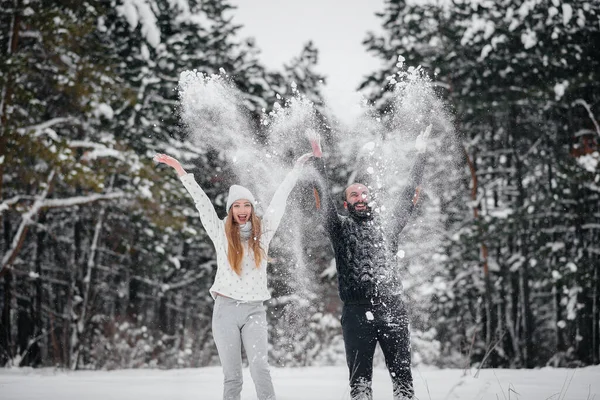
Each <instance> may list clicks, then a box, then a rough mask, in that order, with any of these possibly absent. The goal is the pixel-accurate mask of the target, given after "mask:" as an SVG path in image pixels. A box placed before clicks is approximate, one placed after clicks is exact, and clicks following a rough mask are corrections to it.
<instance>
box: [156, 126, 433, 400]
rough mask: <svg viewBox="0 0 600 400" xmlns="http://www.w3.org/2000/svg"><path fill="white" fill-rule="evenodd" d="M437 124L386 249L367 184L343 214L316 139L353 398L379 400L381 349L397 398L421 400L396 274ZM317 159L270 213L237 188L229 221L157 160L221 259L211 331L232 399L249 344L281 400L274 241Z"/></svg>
mask: <svg viewBox="0 0 600 400" xmlns="http://www.w3.org/2000/svg"><path fill="white" fill-rule="evenodd" d="M430 129H431V127H430V126H429V127H428V128H427V129H426V130H425V131H424V132H423V133H422V134H421V135H419V137H417V141H416V144H415V147H416V149H417V152H418V153H419V155H418V157H417V161H416V164H415V165H414V166H413V169H412V171H411V175H410V182H409V184H408V186H407V187H406V188H405V189H404V191H403V192H402V193H401V195H400V197H399V198H398V199H397V202H396V204H397V208H396V209H395V210H393V212H392V213H391V214H390V215H391V216H392V218H393V221H391V222H393V223H392V224H390V225H391V226H392V231H391V232H390V233H391V236H389V237H391V238H392V243H390V244H389V245H386V242H385V237H386V233H387V232H384V228H383V224H382V221H381V219H380V217H379V216H377V215H374V214H373V212H372V210H371V207H370V206H369V203H370V200H369V199H370V194H369V192H368V190H367V188H366V186H365V185H362V184H358V183H354V184H352V185H350V186H348V188H347V189H346V191H345V194H344V208H346V209H347V210H348V216H347V217H346V216H340V215H339V214H338V213H337V211H336V208H335V204H334V202H333V199H332V198H331V196H330V194H329V192H328V190H327V186H328V185H327V176H326V172H325V164H324V163H323V161H322V158H321V148H320V145H319V142H318V138H313V139H312V140H311V144H312V146H313V154H312V156H314V158H315V159H316V162H315V166H316V169H317V171H318V173H319V175H320V178H321V184H320V185H318V186H319V188H318V190H319V194H320V197H321V199H322V202H321V204H322V206H321V211H322V212H323V217H324V225H325V228H326V230H327V232H328V234H329V236H330V239H331V243H332V245H333V248H334V252H335V260H336V267H337V272H338V284H339V294H340V298H341V300H342V301H343V303H344V306H343V311H342V320H341V321H342V331H343V336H344V343H345V348H346V360H347V364H348V368H349V373H350V396H351V398H352V399H353V400H358V399H360V400H362V399H365V400H369V399H372V390H371V381H372V374H373V356H374V353H375V346H376V344H377V342H379V344H380V346H381V349H382V350H383V354H384V356H385V362H386V365H387V368H388V370H389V372H390V376H391V378H392V382H393V389H394V399H395V400H399V399H412V398H413V395H414V391H413V384H412V375H411V371H410V338H409V331H408V316H407V312H406V308H405V305H404V303H403V301H402V300H401V298H400V292H401V289H402V288H401V284H400V277H399V276H398V275H397V274H394V273H393V271H394V270H395V268H394V266H395V264H396V263H395V259H394V254H395V253H396V250H395V248H396V247H397V244H398V236H399V235H400V232H401V231H402V229H403V228H404V226H405V224H406V222H407V220H408V217H409V216H410V214H411V212H412V210H413V207H414V204H413V200H414V196H415V193H416V189H417V186H418V185H419V184H420V181H421V178H422V173H423V167H424V163H425V157H424V153H425V151H426V144H427V138H428V136H429V134H430ZM310 157H311V154H310V153H309V154H305V155H303V156H302V157H300V158H299V159H298V161H297V162H296V165H295V166H294V169H293V170H292V171H291V172H290V173H289V174H288V175H287V176H286V177H285V179H284V180H283V182H282V183H281V184H280V186H279V187H278V188H277V190H276V191H275V194H274V195H273V199H272V200H271V203H270V204H269V207H268V208H267V210H266V212H265V214H264V216H263V217H262V219H261V218H259V217H258V216H257V215H256V212H255V208H254V206H255V200H254V196H253V195H252V193H251V192H250V191H249V190H248V189H246V188H244V187H242V186H238V185H233V186H231V187H230V189H229V196H228V198H227V205H226V209H227V217H226V218H225V219H224V220H221V219H219V218H218V216H217V213H216V212H215V209H214V207H213V205H212V204H211V202H210V199H209V198H208V197H207V195H206V194H205V193H204V191H203V190H202V189H201V188H200V186H199V185H198V184H197V183H196V181H195V179H194V176H193V175H192V174H188V173H186V171H185V170H184V169H183V168H182V167H181V165H180V163H179V162H178V161H177V160H176V159H174V158H172V157H169V156H167V155H164V154H159V155H157V156H155V161H157V162H159V163H164V164H167V165H169V166H170V167H172V168H174V169H175V171H176V172H177V175H178V176H179V178H180V180H181V182H182V183H183V185H184V186H185V188H186V189H187V190H188V192H189V193H190V195H191V196H192V198H193V199H194V202H195V205H196V208H197V209H198V212H199V213H200V220H201V221H202V225H203V226H204V228H205V229H206V232H207V233H208V236H209V237H210V238H211V240H212V242H213V244H214V245H215V249H216V252H217V274H216V278H215V281H214V284H213V285H212V287H211V288H210V294H211V296H212V297H213V298H214V299H215V305H214V309H213V317H212V332H213V337H214V340H215V344H216V346H217V351H218V353H219V359H220V360H221V364H222V367H223V373H224V391H223V399H224V400H239V399H240V393H241V390H242V352H241V351H242V350H241V346H242V343H243V345H244V349H245V350H246V354H247V357H248V362H249V366H250V374H251V376H252V379H253V381H254V385H255V387H256V392H257V395H258V399H259V400H275V392H274V389H273V384H272V381H271V375H270V372H269V366H268V338H267V318H266V309H265V306H264V304H263V302H264V301H265V300H268V299H269V298H270V297H271V296H270V294H269V291H268V289H267V273H266V271H267V252H268V249H269V243H270V241H271V239H272V238H273V235H274V233H275V231H276V230H277V227H278V225H279V222H280V221H281V218H282V216H283V214H284V211H285V206H286V201H287V198H288V195H289V194H290V192H291V191H292V189H293V187H294V185H295V184H296V181H297V179H298V177H299V175H300V172H301V170H302V166H303V165H304V164H305V162H306V161H307V160H308V159H309V158H310Z"/></svg>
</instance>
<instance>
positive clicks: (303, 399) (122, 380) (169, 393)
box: [0, 366, 600, 400]
mask: <svg viewBox="0 0 600 400" xmlns="http://www.w3.org/2000/svg"><path fill="white" fill-rule="evenodd" d="M244 373H245V375H244V378H245V379H244V390H243V392H242V400H251V399H252V400H254V399H256V395H255V394H254V388H253V385H252V380H251V379H250V375H249V374H248V370H247V369H245V371H244ZM413 374H414V379H415V389H416V394H417V398H418V399H421V400H438V399H461V400H468V399H473V400H487V399H489V400H511V399H512V400H516V399H522V400H538V399H539V400H591V399H597V400H598V399H600V366H595V367H587V368H581V369H560V368H557V369H555V368H543V369H537V370H502V369H495V370H492V369H486V370H481V372H480V374H479V377H478V378H475V377H474V376H473V375H474V374H475V371H468V372H467V374H466V375H465V374H464V371H462V370H457V369H444V370H436V369H422V370H421V369H414V370H413ZM272 375H273V381H274V384H275V389H276V391H277V398H278V400H344V399H348V398H349V396H348V389H347V383H346V380H347V376H346V369H345V368H344V367H310V368H274V369H273V370H272ZM221 380H222V376H221V370H220V368H219V367H209V368H200V369H180V370H169V371H160V370H122V371H78V372H68V371H60V370H51V369H43V370H32V369H0V399H2V400H13V399H19V400H30V399H31V400H33V399H35V400H38V399H39V400H42V399H43V400H72V399H86V400H117V399H124V400H125V399H126V400H130V399H143V400H150V399H157V400H158V399H160V400H183V399H189V400H192V399H193V400H213V399H214V400H219V399H220V398H221V390H222V383H221ZM373 390H374V400H384V399H391V398H392V394H391V383H390V379H389V377H388V375H387V371H386V370H385V369H382V368H376V370H375V374H374V379H373Z"/></svg>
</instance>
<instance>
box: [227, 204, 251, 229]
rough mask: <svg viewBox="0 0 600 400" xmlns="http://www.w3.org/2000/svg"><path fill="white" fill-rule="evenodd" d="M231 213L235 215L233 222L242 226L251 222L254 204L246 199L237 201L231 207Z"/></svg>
mask: <svg viewBox="0 0 600 400" xmlns="http://www.w3.org/2000/svg"><path fill="white" fill-rule="evenodd" d="M231 212H232V213H233V220H234V221H235V222H236V223H237V224H240V225H243V224H245V223H246V222H248V221H250V217H251V216H252V203H250V201H249V200H246V199H240V200H236V201H235V202H234V203H233V204H232V205H231Z"/></svg>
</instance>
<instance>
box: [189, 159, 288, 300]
mask: <svg viewBox="0 0 600 400" xmlns="http://www.w3.org/2000/svg"><path fill="white" fill-rule="evenodd" d="M298 176H299V169H298V168H295V169H293V170H292V171H291V172H290V173H289V174H288V175H287V176H286V177H285V179H284V180H283V182H282V183H281V184H280V185H279V187H278V188H277V190H276V191H275V194H274V195H273V199H272V200H271V203H270V204H269V207H268V208H267V210H266V212H265V215H264V216H263V218H262V235H261V238H260V244H261V247H262V249H263V250H264V251H265V254H268V251H269V243H270V242H271V239H272V238H273V235H274V234H275V231H276V230H277V227H278V226H279V222H280V221H281V218H282V217H283V213H284V212H285V205H286V201H287V198H288V196H289V194H290V192H291V191H292V189H293V188H294V185H295V184H296V181H297V180H298ZM180 179H181V182H182V183H183V185H184V186H185V188H186V189H187V191H188V192H189V193H190V195H191V196H192V198H193V199H194V202H195V204H196V208H197V209H198V212H199V213H200V220H201V221H202V225H203V226H204V229H206V232H207V233H208V236H209V237H210V239H211V240H212V242H213V244H214V245H215V248H216V251H217V276H216V277H215V282H214V283H213V285H212V287H211V288H210V294H211V296H212V297H213V299H214V298H216V295H217V294H222V295H224V296H227V297H231V298H233V299H236V300H241V301H264V300H268V299H270V298H271V294H270V293H269V290H268V289H267V260H266V257H263V259H262V261H261V263H260V266H259V268H256V264H255V263H254V252H252V251H248V242H242V243H243V246H244V258H243V259H242V273H241V275H238V274H236V273H235V271H234V270H233V268H231V266H230V265H229V260H228V259H227V236H226V235H225V219H222V220H221V219H219V217H218V216H217V213H216V211H215V209H214V207H213V205H212V203H211V202H210V199H209V198H208V196H207V195H206V193H204V191H203V190H202V189H201V188H200V186H199V185H198V183H197V182H196V180H195V179H194V175H193V174H185V175H183V176H182V177H181V178H180Z"/></svg>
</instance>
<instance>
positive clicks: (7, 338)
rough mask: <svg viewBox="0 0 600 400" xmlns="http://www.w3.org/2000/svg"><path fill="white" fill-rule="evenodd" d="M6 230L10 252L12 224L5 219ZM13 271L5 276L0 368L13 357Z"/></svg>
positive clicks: (4, 226) (6, 245)
mask: <svg viewBox="0 0 600 400" xmlns="http://www.w3.org/2000/svg"><path fill="white" fill-rule="evenodd" d="M2 227H3V229H4V244H5V249H4V250H5V251H8V250H9V249H8V248H9V246H10V242H11V240H10V239H11V237H10V236H11V235H10V233H11V232H10V230H11V224H10V221H9V220H8V218H5V219H4V221H3V224H2ZM12 280H13V277H12V271H10V270H8V271H6V273H5V274H4V306H3V307H2V320H1V322H2V323H1V324H0V366H4V365H5V364H6V363H7V362H8V360H10V359H11V358H12V357H13V351H12V325H11V319H10V314H11V305H12V298H13V296H12Z"/></svg>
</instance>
